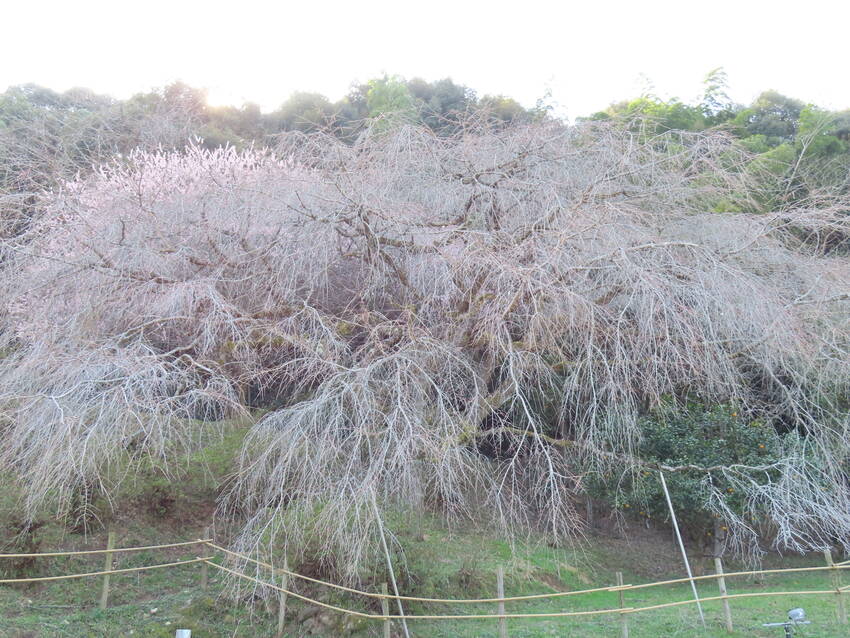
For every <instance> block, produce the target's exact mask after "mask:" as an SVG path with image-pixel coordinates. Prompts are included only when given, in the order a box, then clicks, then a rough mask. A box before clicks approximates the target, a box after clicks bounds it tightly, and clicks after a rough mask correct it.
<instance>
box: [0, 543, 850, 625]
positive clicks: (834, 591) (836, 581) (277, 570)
mask: <svg viewBox="0 0 850 638" xmlns="http://www.w3.org/2000/svg"><path fill="white" fill-rule="evenodd" d="M114 540H115V535H114V534H113V533H110V534H109V542H108V544H107V547H106V549H97V550H81V551H64V552H62V551H59V552H43V553H27V554H20V553H19V554H0V560H2V559H14V558H42V557H60V556H90V555H98V554H101V555H102V554H105V555H106V564H105V569H103V570H100V571H94V572H82V573H75V574H62V575H57V576H40V577H33V578H7V579H0V584H14V583H38V582H49V581H59V580H70V579H77V578H91V577H103V579H104V580H103V591H102V594H101V608H105V607H106V603H107V597H108V589H109V576H111V575H116V574H128V573H134V572H142V571H149V570H154V569H164V568H171V567H181V566H184V565H191V564H198V563H200V564H201V566H202V568H203V570H204V571H203V577H202V587H203V588H204V589H206V586H207V569H208V567H209V566H212V567H213V568H214V569H216V570H219V571H221V572H224V573H227V574H230V575H232V576H235V577H237V578H239V579H243V580H248V581H251V582H254V583H256V584H257V585H260V586H262V587H267V588H269V589H271V590H273V591H276V592H278V594H279V596H280V598H281V600H280V603H281V604H280V618H279V622H278V635H282V628H283V622H284V618H283V615H284V613H285V607H286V598H287V597H289V596H291V597H293V598H295V599H297V600H301V601H303V602H305V603H308V604H310V605H315V606H317V607H321V608H324V609H328V610H330V611H333V612H336V613H341V614H346V615H349V616H354V617H358V618H364V619H368V620H374V621H380V622H382V623H384V626H385V634H386V631H387V628H388V626H389V623H391V622H392V621H394V620H401V621H405V622H406V621H408V620H498V621H499V622H500V628H502V627H505V625H504V624H503V623H504V622H505V620H506V619H522V618H565V617H576V616H601V615H608V614H617V615H619V616H620V623H621V626H622V628H623V629H622V631H623V636H624V637H625V636H628V626H627V621H626V620H625V619H626V616H627V615H629V614H636V613H639V612H645V611H651V610H657V609H665V608H670V607H680V606H686V605H692V604H696V603H697V602H698V601H697V600H696V599H695V598H689V599H686V600H679V601H672V602H666V603H660V604H655V605H645V606H642V607H634V606H626V605H625V604H624V602H623V597H622V594H623V593H626V592H629V591H633V590H634V591H636V590H642V589H646V588H650V587H659V586H667V585H676V584H681V583H687V582H695V581H709V580H718V581H719V584H720V591H721V595H719V596H709V597H701V598H700V600H701V601H702V602H709V601H723V603H724V610H725V614H726V627H727V629H728V630H730V631H731V630H732V621H731V615H730V612H729V607H728V604H727V603H728V601H730V600H735V599H743V598H762V597H774V596H775V597H783V596H825V595H833V596H836V613H837V617H838V621H839V623H842V624H846V623H847V611H846V606H845V600H844V596H843V595H844V594H846V593H850V585H842V584H841V580H840V574H841V572H842V571H843V570H846V569H850V560H844V561H841V562H836V563H834V562H833V561H832V554H831V552H829V551H828V550H826V551H825V552H824V557H825V559H826V562H827V564H826V565H825V566H822V567H793V568H785V569H763V570H749V571H739V572H724V571H723V570H722V563H720V559H715V563H716V565H717V568H718V569H717V573H715V574H706V575H702V576H694V577H692V578H674V579H668V580H662V581H655V582H651V583H641V584H637V585H625V584H618V585H612V586H607V587H594V588H590V589H583V590H576V591H555V592H549V593H543V594H529V595H523V596H504V595H501V596H499V597H496V598H466V599H464V598H427V597H421V596H402V595H397V594H390V593H388V592H387V590H386V588H383V591H382V592H380V593H378V592H371V591H364V590H360V589H355V588H353V587H346V586H344V585H339V584H337V583H332V582H329V581H324V580H321V579H318V578H313V577H310V576H307V575H305V574H299V573H298V572H295V571H292V570H290V569H288V568H286V567H278V566H276V565H273V564H271V563H268V562H264V561H261V560H258V559H256V558H252V557H250V556H247V555H246V554H243V553H240V552H235V551H233V550H230V549H227V548H225V547H222V546H220V545H217V544H216V543H215V542H213V539H210V538H205V539H197V540H194V541H185V542H179V543H167V544H161V545H147V546H140V547H124V548H115V547H114ZM190 546H198V547H201V548H207V549H209V550H212V551H211V552H207V553H209V554H210V555H207V556H203V557H196V558H193V559H188V560H180V561H174V562H168V563H158V564H153V565H143V566H139V567H127V568H121V569H112V568H111V564H112V563H111V561H112V557H113V555H114V554H120V553H128V552H141V551H146V550H162V549H174V548H180V547H190ZM215 554H218V555H220V556H222V557H224V559H225V560H231V561H234V562H235V561H244V562H245V563H251V564H254V565H256V566H258V567H261V568H265V569H268V570H270V571H271V573H272V577H274V575H276V574H278V575H283V576H284V580H283V582H284V584H285V585H286V583H288V582H289V581H288V578H289V577H291V578H294V579H299V580H303V581H306V582H310V583H313V584H315V585H319V586H322V587H327V588H330V589H334V590H337V591H341V592H345V593H348V594H353V595H357V596H364V597H367V598H370V599H377V600H380V601H381V602H382V613H370V612H367V611H358V610H356V609H349V608H347V607H340V606H337V605H332V604H329V603H326V602H323V601H320V600H316V599H315V598H312V597H310V596H306V595H304V594H300V593H298V592H296V591H293V590H292V588H291V587H289V586H280V585H277V584H275V583H273V582H269V581H268V580H264V579H262V578H258V577H255V576H251V575H249V574H246V573H244V571H242V570H240V569H238V565H236V566H235V567H237V568H236V569H234V568H232V567H227V566H224V565H220V564H218V563H216V562H214V559H215V558H216V556H215ZM821 571H829V572H830V574H831V579H832V588H831V589H823V590H804V591H776V592H744V593H738V594H730V593H727V591H726V585H725V579H728V578H736V577H742V576H761V575H765V574H773V575H784V574H796V573H802V572H821ZM617 580H618V583H622V574H621V573H619V572H618V573H617ZM499 589H500V590H499V593H500V594H502V591H501V587H500V588H499ZM599 592H612V593H617V594H618V595H619V600H620V604H619V606H617V607H611V608H605V609H593V610H586V611H562V612H535V613H505V611H504V608H503V605H504V603H507V602H527V601H536V600H545V599H559V598H563V597H567V596H579V595H583V594H594V593H599ZM389 600H397V601H404V602H416V603H437V604H447V605H480V604H499V610H498V613H495V614H494V613H480V614H479V613H471V614H406V613H399V614H390V613H389V608H388V605H387V604H386V603H387V601H389ZM505 635H506V634H505Z"/></svg>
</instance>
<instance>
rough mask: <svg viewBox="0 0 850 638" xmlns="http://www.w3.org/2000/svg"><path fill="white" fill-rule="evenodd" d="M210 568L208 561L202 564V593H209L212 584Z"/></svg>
mask: <svg viewBox="0 0 850 638" xmlns="http://www.w3.org/2000/svg"><path fill="white" fill-rule="evenodd" d="M209 579H210V566H209V563H207V561H202V562H201V591H207V587H208V586H209V582H210V580H209Z"/></svg>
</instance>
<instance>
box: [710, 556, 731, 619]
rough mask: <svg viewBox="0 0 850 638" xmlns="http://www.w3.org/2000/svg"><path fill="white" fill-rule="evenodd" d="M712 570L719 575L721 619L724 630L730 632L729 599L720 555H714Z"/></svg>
mask: <svg viewBox="0 0 850 638" xmlns="http://www.w3.org/2000/svg"><path fill="white" fill-rule="evenodd" d="M714 571H715V572H716V573H717V574H718V575H719V576H720V578H718V579H717V587H718V588H719V589H720V595H721V596H722V597H723V598H722V600H723V619H724V621H725V622H726V631H728V632H729V633H732V631H733V629H732V610H731V609H730V608H729V599H728V598H727V597H726V596H727V594H728V592H727V591H726V579H725V578H724V577H723V561H722V560H720V556H715V557H714Z"/></svg>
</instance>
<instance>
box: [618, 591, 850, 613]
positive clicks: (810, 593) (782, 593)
mask: <svg viewBox="0 0 850 638" xmlns="http://www.w3.org/2000/svg"><path fill="white" fill-rule="evenodd" d="M823 594H833V595H834V594H835V590H834V589H827V590H825V591H821V590H818V591H813V590H810V591H761V592H752V593H747V594H729V595H727V596H708V597H706V598H700V599H699V602H703V603H704V602H706V601H712V600H723V599H724V598H725V599H727V600H729V599H732V598H759V597H763V596H814V595H823ZM696 602H697V601H696V600H693V599H689V600H678V601H676V602H673V603H661V604H660V605H649V606H648V607H633V608H631V609H628V610H627V611H625V612H623V613H627V614H635V613H637V612H639V611H648V610H650V609H662V608H664V607H676V606H679V605H692V604H694V603H696Z"/></svg>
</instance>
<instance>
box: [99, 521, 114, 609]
mask: <svg viewBox="0 0 850 638" xmlns="http://www.w3.org/2000/svg"><path fill="white" fill-rule="evenodd" d="M106 549H107V552H106V559H104V561H103V571H105V572H108V571H111V570H112V551H111V550H113V549H115V532H113V531H112V530H110V531H109V535H108V536H107V537H106ZM108 602H109V574H104V575H103V589H102V590H101V592H100V608H101V609H106V604H107V603H108Z"/></svg>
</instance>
